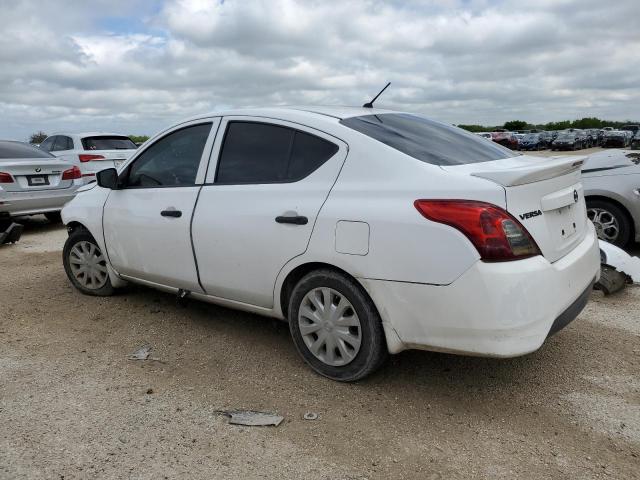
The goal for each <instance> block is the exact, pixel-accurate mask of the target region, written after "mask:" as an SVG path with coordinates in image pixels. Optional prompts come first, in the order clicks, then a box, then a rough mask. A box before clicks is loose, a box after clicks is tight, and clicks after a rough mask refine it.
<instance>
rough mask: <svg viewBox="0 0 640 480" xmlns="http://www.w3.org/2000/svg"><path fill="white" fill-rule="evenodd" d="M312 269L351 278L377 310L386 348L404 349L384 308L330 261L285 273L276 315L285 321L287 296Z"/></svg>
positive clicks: (306, 263) (302, 264) (357, 282)
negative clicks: (332, 272)
mask: <svg viewBox="0 0 640 480" xmlns="http://www.w3.org/2000/svg"><path fill="white" fill-rule="evenodd" d="M314 270H331V271H334V272H338V273H340V274H342V275H345V276H346V277H347V278H349V279H351V280H353V282H355V283H356V285H358V286H360V288H361V289H362V291H363V292H364V293H365V294H366V295H367V296H368V297H369V299H370V300H371V303H372V304H373V306H374V307H375V309H376V311H377V312H378V315H379V316H380V318H381V320H382V329H383V331H384V336H385V341H386V343H387V349H388V351H389V353H398V352H400V351H402V350H405V349H406V346H405V345H404V343H403V342H402V340H401V339H400V337H399V335H398V333H397V332H396V330H395V329H394V328H393V326H392V324H391V322H390V321H389V319H388V318H386V317H385V316H384V313H385V312H384V309H381V308H380V307H379V306H378V305H377V304H376V302H375V300H374V299H373V297H372V296H371V294H370V292H369V291H368V289H367V288H366V287H365V285H363V284H362V282H360V281H359V280H358V279H357V278H356V277H355V276H353V275H352V274H350V273H349V272H348V271H346V270H345V269H343V268H340V267H338V266H336V265H333V264H331V263H326V262H320V261H309V262H305V263H301V264H299V265H296V266H295V267H294V268H292V269H291V270H290V271H289V272H288V273H286V275H285V276H284V279H283V280H282V282H281V283H280V284H279V285H280V288H279V289H278V290H277V291H276V299H277V301H276V302H275V304H274V307H275V309H276V313H277V314H278V316H280V317H281V318H283V319H284V320H285V321H286V320H287V316H288V310H289V298H290V296H291V292H292V291H293V289H294V287H295V286H296V284H297V283H298V282H299V281H300V280H301V279H302V278H303V277H304V276H305V275H307V274H308V273H309V272H312V271H314Z"/></svg>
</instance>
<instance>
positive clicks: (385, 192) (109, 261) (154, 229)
mask: <svg viewBox="0 0 640 480" xmlns="http://www.w3.org/2000/svg"><path fill="white" fill-rule="evenodd" d="M581 163H582V162H581V161H580V160H576V159H575V158H569V159H557V158H555V159H553V158H552V159H540V158H532V157H527V156H524V155H519V154H517V153H516V152H513V151H511V150H508V149H505V148H503V147H501V146H500V145H497V144H495V143H490V142H487V141H486V140H484V139H482V138H479V137H477V136H476V135H473V134H471V133H468V132H465V131H463V130H460V129H458V128H456V127H452V126H449V125H446V124H442V123H439V122H435V121H433V120H429V119H428V118H425V117H423V116H420V115H414V114H408V113H399V112H392V111H387V110H381V109H372V108H344V107H340V108H338V107H324V108H323V107H309V108H270V109H252V110H236V111H229V112H221V113H214V114H209V115H202V116H199V117H195V118H192V119H190V120H188V121H185V122H182V123H180V124H177V125H175V126H174V127H172V128H169V129H167V130H165V131H163V132H161V133H160V134H158V135H157V136H156V137H155V138H153V139H151V140H149V141H148V142H147V143H146V144H145V145H144V146H143V147H141V148H140V149H139V150H138V151H137V152H136V154H135V155H134V156H133V157H132V158H131V159H130V160H128V161H127V162H126V163H125V164H124V165H123V166H122V167H121V168H120V169H118V170H117V171H116V169H107V170H103V171H101V172H100V173H98V175H97V180H98V182H97V183H98V185H96V186H95V187H94V188H90V189H88V190H87V191H84V192H82V193H80V194H79V195H78V196H77V197H76V198H75V199H74V200H73V201H72V202H71V203H70V204H69V205H67V207H65V209H64V211H63V220H64V222H65V223H66V224H67V226H68V227H69V232H70V235H69V238H68V240H67V242H66V244H65V248H64V255H63V259H64V266H65V270H66V272H67V275H68V277H69V279H70V281H71V282H72V283H73V285H74V286H75V287H76V288H78V289H79V290H80V291H82V292H83V293H87V294H93V295H111V294H112V293H113V292H114V289H115V288H117V287H120V286H123V285H125V284H126V282H135V283H139V284H143V285H148V286H150V287H154V288H159V289H162V290H165V291H168V292H173V293H176V294H177V295H179V296H180V297H189V298H194V299H198V300H204V301H208V302H212V303H216V304H220V305H224V306H228V307H231V308H238V309H242V310H246V311H250V312H255V313H258V314H263V315H267V316H271V317H276V318H280V319H284V320H286V321H288V323H289V326H290V330H291V335H292V337H293V341H294V343H295V345H296V347H297V349H298V351H299V352H300V354H301V355H302V357H303V358H304V360H305V361H306V362H307V363H308V364H309V365H310V366H311V367H312V368H313V369H314V370H315V371H316V372H318V373H320V374H322V375H325V376H327V377H330V378H332V379H336V380H341V381H353V380H357V379H360V378H363V377H364V376H366V375H368V374H370V373H371V372H373V371H374V370H375V369H376V368H378V367H379V366H380V365H381V364H382V362H383V361H384V359H385V358H386V356H387V354H388V353H397V352H400V351H401V350H405V349H411V348H419V349H427V350H435V351H444V352H454V353H461V354H470V355H485V356H495V357H512V356H517V355H523V354H526V353H529V352H532V351H534V350H536V349H538V348H539V347H540V346H541V345H542V343H543V342H544V340H545V339H546V338H547V337H548V336H549V335H551V334H553V333H555V332H556V331H558V330H559V329H561V328H562V327H564V326H565V325H566V324H567V323H568V322H570V321H571V320H573V319H574V318H575V317H576V316H577V315H578V314H579V313H580V311H581V310H582V308H583V307H584V306H585V304H586V303H587V300H588V298H589V293H590V291H591V288H592V285H593V283H594V282H595V281H596V279H597V278H598V277H599V272H600V270H599V269H600V257H599V250H598V242H597V238H596V235H595V230H594V227H593V225H592V224H591V222H589V221H588V220H587V217H586V210H585V202H584V194H583V189H582V185H581V183H580V166H581ZM85 188H87V187H85Z"/></svg>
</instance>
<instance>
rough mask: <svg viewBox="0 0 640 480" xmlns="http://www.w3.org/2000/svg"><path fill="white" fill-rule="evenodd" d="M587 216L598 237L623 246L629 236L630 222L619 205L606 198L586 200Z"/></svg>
mask: <svg viewBox="0 0 640 480" xmlns="http://www.w3.org/2000/svg"><path fill="white" fill-rule="evenodd" d="M587 217H589V220H591V221H592V222H593V225H594V226H595V227H596V233H597V234H598V238H599V239H601V240H604V241H605V242H609V243H612V244H614V245H616V246H618V247H624V246H626V245H627V243H629V240H630V238H631V223H630V221H629V219H628V217H627V215H626V214H625V212H623V211H622V210H621V209H620V207H618V206H617V205H615V204H613V203H610V202H607V201H606V200H587Z"/></svg>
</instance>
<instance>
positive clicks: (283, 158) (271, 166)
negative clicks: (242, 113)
mask: <svg viewBox="0 0 640 480" xmlns="http://www.w3.org/2000/svg"><path fill="white" fill-rule="evenodd" d="M337 151H338V146H337V145H335V144H333V143H331V142H329V141H327V140H324V139H322V138H319V137H316V136H315V135H310V134H308V133H305V132H301V131H299V130H294V129H292V128H288V127H283V126H280V125H273V124H267V123H257V122H230V123H229V126H228V127H227V132H226V135H225V139H224V143H223V145H222V150H221V152H220V159H219V161H218V172H217V174H216V183H226V184H230V183H232V184H237V183H278V182H295V181H298V180H301V179H302V178H304V177H306V176H308V175H309V174H311V173H312V172H313V171H315V170H316V169H318V168H319V167H320V166H321V165H322V164H323V163H324V162H326V161H327V160H328V159H330V158H331V157H332V156H333V155H335V153H336V152H337Z"/></svg>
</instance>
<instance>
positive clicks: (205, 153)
mask: <svg viewBox="0 0 640 480" xmlns="http://www.w3.org/2000/svg"><path fill="white" fill-rule="evenodd" d="M206 124H210V125H211V129H210V130H209V135H208V137H207V141H206V142H205V144H204V148H203V149H202V155H201V156H200V163H199V164H198V170H197V171H196V178H195V180H194V183H193V185H154V186H125V185H123V184H122V182H123V180H125V179H126V180H127V181H128V179H129V174H130V171H131V167H132V165H133V164H134V163H135V162H137V161H138V159H139V158H140V157H141V156H142V155H144V153H145V152H146V151H147V150H148V149H149V148H150V147H152V146H153V145H155V144H156V143H158V142H160V141H162V140H164V139H165V138H167V137H168V136H169V135H173V134H174V133H177V132H179V131H181V130H185V129H187V128H191V127H197V126H199V125H206ZM219 127H220V118H219V117H212V118H204V119H198V120H194V121H191V122H185V123H181V124H179V125H176V126H174V127H173V128H171V129H169V130H165V131H163V132H161V133H159V134H158V135H156V136H155V137H154V138H152V139H151V141H148V142H147V144H146V145H145V147H144V149H142V150H141V151H138V152H136V154H135V155H133V156H132V157H131V158H130V159H129V160H128V161H127V162H125V163H124V165H122V167H121V168H122V169H121V170H120V172H119V173H118V190H141V189H150V188H192V187H201V186H202V185H203V184H204V180H205V178H204V173H205V172H203V162H205V163H204V165H205V168H204V170H205V171H206V168H208V164H209V160H210V157H211V148H212V146H213V141H214V139H215V137H216V135H217V133H218V128H219Z"/></svg>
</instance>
